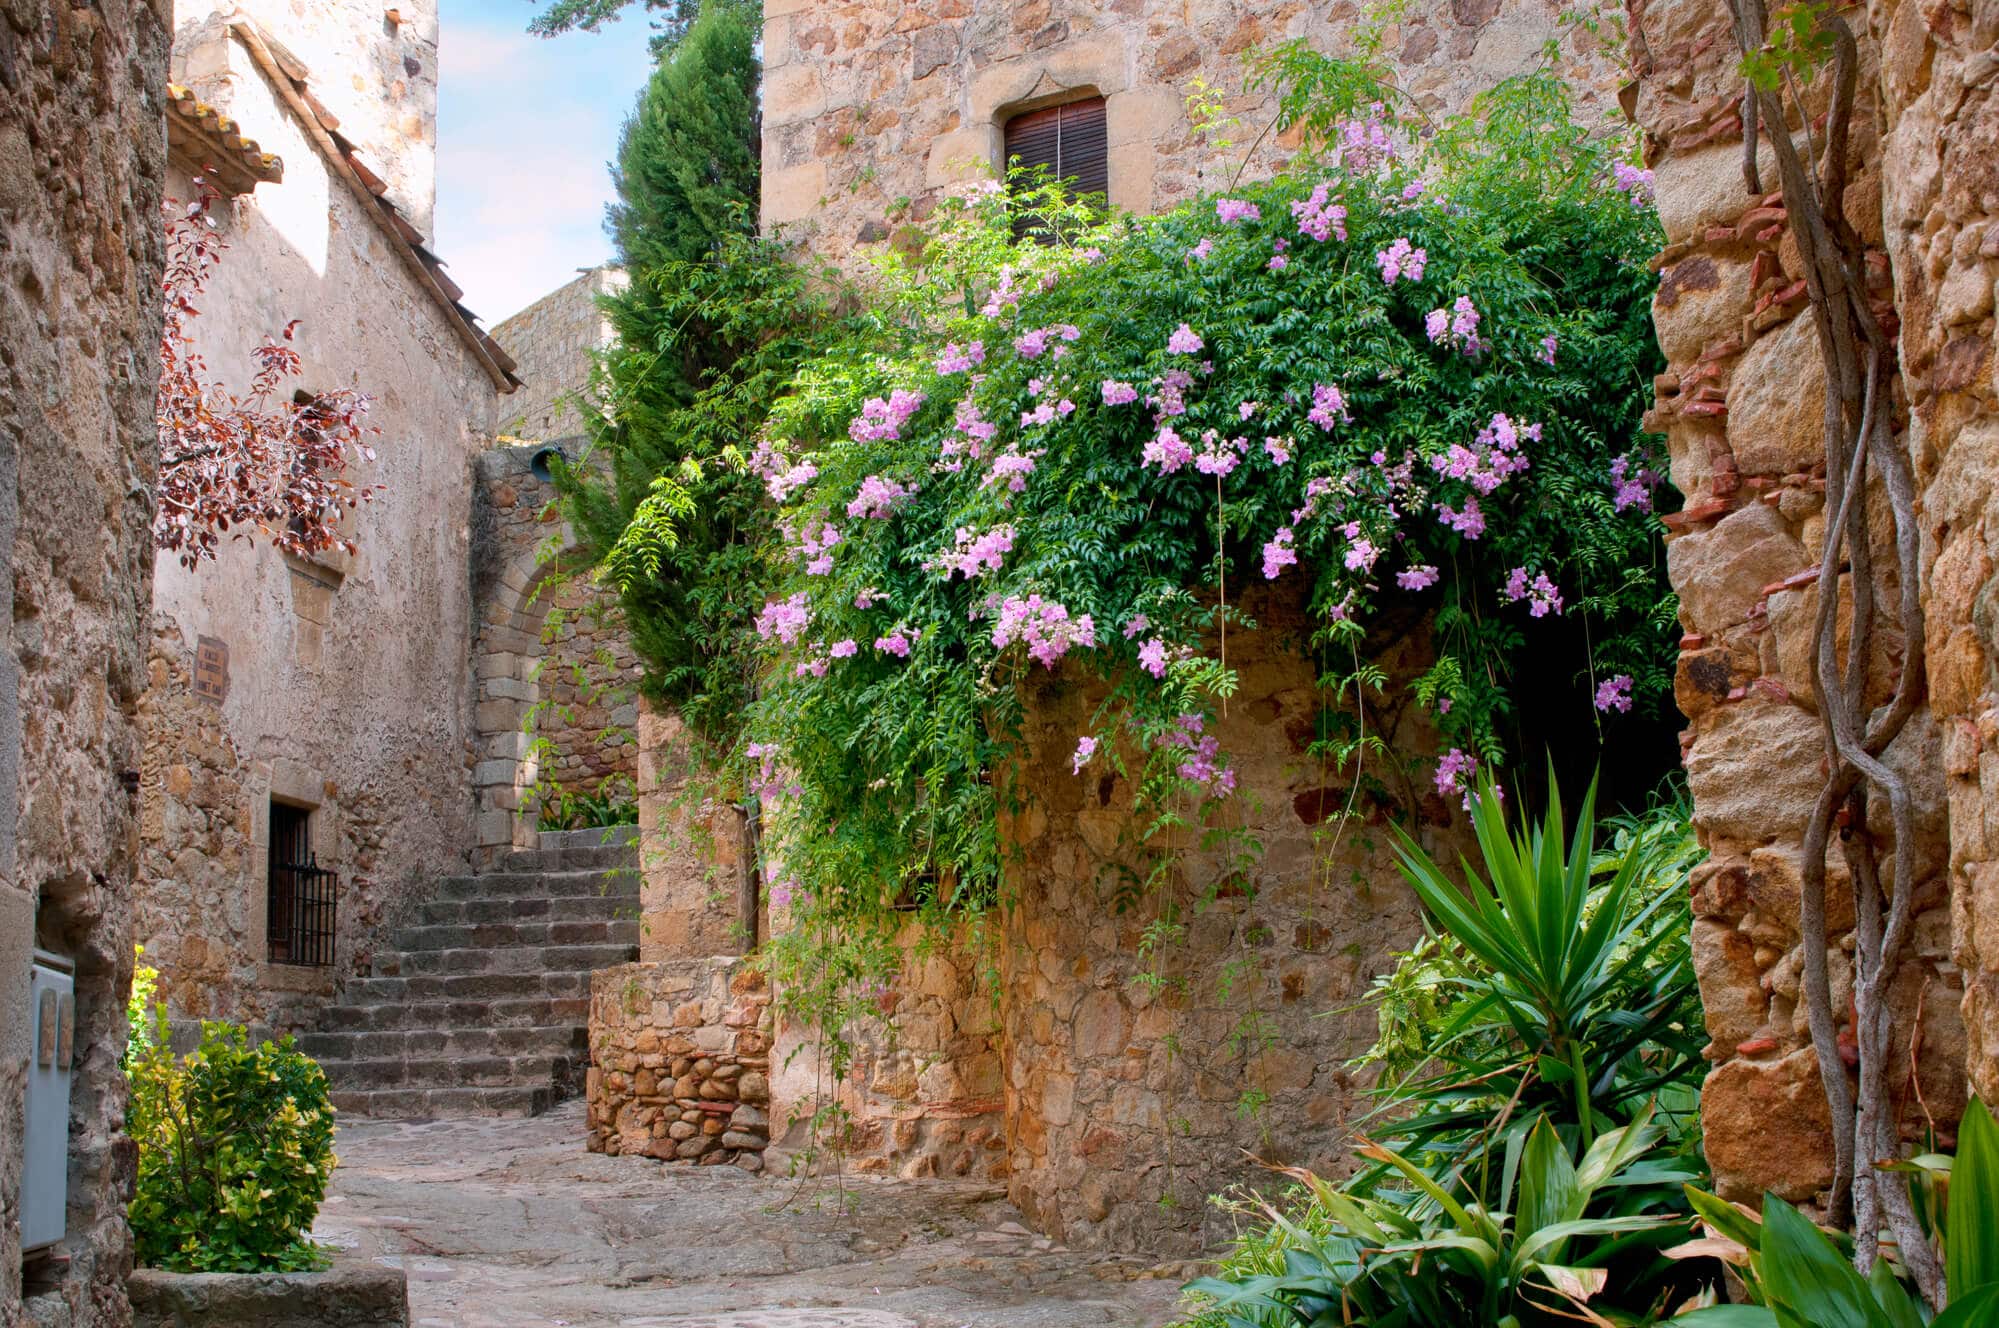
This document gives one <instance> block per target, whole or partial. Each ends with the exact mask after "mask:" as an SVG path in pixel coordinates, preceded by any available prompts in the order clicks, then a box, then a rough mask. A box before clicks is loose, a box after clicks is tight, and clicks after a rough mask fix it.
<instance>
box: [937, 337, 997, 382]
mask: <svg viewBox="0 0 1999 1328" xmlns="http://www.w3.org/2000/svg"><path fill="white" fill-rule="evenodd" d="M985 362H986V343H985V342H983V341H974V342H972V343H971V344H970V345H968V346H966V347H965V348H964V349H962V350H960V349H959V347H958V343H957V342H955V341H953V342H951V343H949V344H948V345H946V346H945V347H944V353H943V354H942V355H940V356H938V357H937V372H938V373H941V374H956V373H964V372H965V371H966V370H968V369H971V368H973V367H974V366H976V365H981V364H984V363H985Z"/></svg>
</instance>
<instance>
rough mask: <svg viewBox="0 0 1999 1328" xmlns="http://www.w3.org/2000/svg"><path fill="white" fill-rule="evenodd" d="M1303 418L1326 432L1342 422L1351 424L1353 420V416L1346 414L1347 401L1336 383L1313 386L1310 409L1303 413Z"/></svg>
mask: <svg viewBox="0 0 1999 1328" xmlns="http://www.w3.org/2000/svg"><path fill="white" fill-rule="evenodd" d="M1305 418H1306V419H1308V420H1310V421H1311V422H1312V423H1314V424H1316V425H1318V426H1319V427H1320V428H1321V429H1326V430H1331V429H1332V427H1333V426H1334V425H1335V424H1338V423H1341V422H1343V421H1344V422H1347V423H1351V422H1352V420H1353V416H1351V415H1349V414H1348V413H1347V399H1346V397H1345V396H1344V395H1342V394H1341V392H1340V389H1339V385H1338V384H1337V383H1315V384H1313V386H1312V409H1310V410H1309V411H1306V412H1305Z"/></svg>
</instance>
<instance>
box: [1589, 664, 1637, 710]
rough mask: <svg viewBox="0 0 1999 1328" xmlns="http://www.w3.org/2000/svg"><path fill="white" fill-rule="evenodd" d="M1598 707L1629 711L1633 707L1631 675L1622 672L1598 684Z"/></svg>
mask: <svg viewBox="0 0 1999 1328" xmlns="http://www.w3.org/2000/svg"><path fill="white" fill-rule="evenodd" d="M1596 708H1597V709H1598V710H1603V711H1611V710H1616V711H1620V712H1628V711H1629V710H1630V709H1631V675H1630V674H1628V673H1620V674H1618V675H1617V676H1616V677H1614V678H1606V679H1604V680H1603V681H1602V682H1601V683H1598V684H1597V689H1596Z"/></svg>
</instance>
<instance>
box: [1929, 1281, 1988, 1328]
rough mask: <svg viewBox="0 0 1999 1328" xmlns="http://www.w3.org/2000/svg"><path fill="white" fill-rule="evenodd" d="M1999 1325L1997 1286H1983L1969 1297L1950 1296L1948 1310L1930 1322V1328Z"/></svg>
mask: <svg viewBox="0 0 1999 1328" xmlns="http://www.w3.org/2000/svg"><path fill="white" fill-rule="evenodd" d="M1995 1323H1999V1286H1983V1287H1980V1288H1978V1290H1976V1291H1974V1292H1972V1293H1971V1294H1970V1295H1969V1296H1962V1297H1960V1296H1958V1295H1957V1294H1956V1293H1955V1292H1953V1293H1952V1294H1951V1301H1950V1305H1949V1307H1948V1308H1946V1309H1945V1310H1944V1312H1943V1313H1941V1314H1939V1315H1937V1317H1936V1318H1934V1319H1932V1320H1930V1328H1991V1326H1992V1325H1993V1324H1995Z"/></svg>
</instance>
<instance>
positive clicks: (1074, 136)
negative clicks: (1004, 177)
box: [1006, 97, 1111, 229]
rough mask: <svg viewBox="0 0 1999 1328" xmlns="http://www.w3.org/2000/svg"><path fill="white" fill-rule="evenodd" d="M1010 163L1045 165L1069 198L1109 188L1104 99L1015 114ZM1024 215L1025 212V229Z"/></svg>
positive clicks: (1009, 134) (1008, 143) (1009, 132)
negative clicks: (1060, 183) (1066, 191)
mask: <svg viewBox="0 0 1999 1328" xmlns="http://www.w3.org/2000/svg"><path fill="white" fill-rule="evenodd" d="M1006 158H1007V165H1008V167H1009V168H1012V167H1021V168H1024V169H1027V170H1030V171H1031V170H1033V169H1034V168H1035V167H1036V166H1045V167H1047V168H1048V173H1049V174H1050V175H1051V176H1053V177H1054V178H1055V179H1057V180H1060V181H1061V182H1062V183H1063V185H1064V186H1065V187H1066V188H1067V190H1068V192H1069V196H1070V197H1072V198H1084V197H1088V196H1089V195H1092V194H1095V195H1097V196H1099V197H1102V196H1103V195H1105V194H1108V193H1109V192H1110V183H1111V181H1110V162H1109V143H1108V135H1107V132H1106V130H1105V127H1104V99H1103V98H1102V97H1091V98H1088V99H1087V100H1084V101H1072V102H1064V103H1063V104H1062V105H1060V106H1048V107H1044V108H1043V109H1041V110H1038V111H1028V112H1027V113H1026V114H1024V115H1016V116H1015V117H1014V118H1013V119H1011V120H1009V121H1007V122H1006ZM1025 222H1026V219H1025V218H1023V229H1025Z"/></svg>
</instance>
